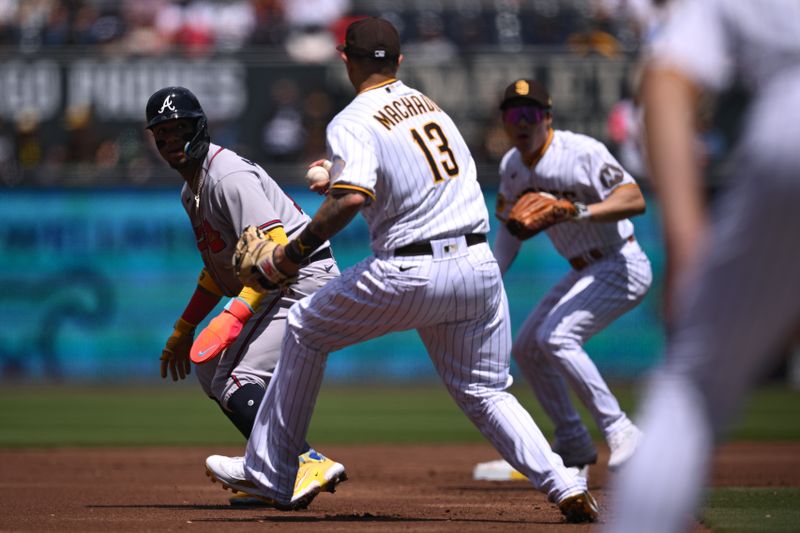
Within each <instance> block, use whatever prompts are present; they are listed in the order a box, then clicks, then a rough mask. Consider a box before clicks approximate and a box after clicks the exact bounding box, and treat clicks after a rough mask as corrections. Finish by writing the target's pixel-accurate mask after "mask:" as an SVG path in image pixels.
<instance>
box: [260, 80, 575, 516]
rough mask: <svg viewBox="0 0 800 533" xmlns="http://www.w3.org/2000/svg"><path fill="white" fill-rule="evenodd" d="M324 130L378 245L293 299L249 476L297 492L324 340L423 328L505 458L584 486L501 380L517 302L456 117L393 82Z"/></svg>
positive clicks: (551, 480)
mask: <svg viewBox="0 0 800 533" xmlns="http://www.w3.org/2000/svg"><path fill="white" fill-rule="evenodd" d="M328 143H329V147H330V154H329V155H330V158H331V160H333V161H334V164H336V162H337V161H340V162H341V163H340V164H343V165H344V167H343V170H341V173H338V174H337V173H336V172H333V174H334V177H333V185H332V186H333V187H334V188H337V187H338V188H344V189H348V188H349V189H355V190H359V191H362V192H363V193H364V194H366V195H369V197H370V198H371V200H372V202H371V204H370V205H368V206H367V207H366V209H365V210H364V216H365V218H366V220H367V224H368V226H369V229H370V234H371V239H372V248H373V250H374V252H375V255H374V256H372V257H368V258H366V259H364V260H362V261H361V262H360V263H358V264H357V265H355V266H354V267H352V268H349V269H347V270H346V271H345V272H344V273H343V275H342V276H341V277H340V278H337V279H336V280H334V281H332V282H331V283H329V284H328V285H326V286H325V287H323V288H322V289H321V290H320V291H318V292H317V293H315V294H314V295H313V296H311V297H310V298H305V299H303V300H301V301H300V303H298V304H297V305H295V306H294V307H292V309H291V310H290V312H289V328H288V330H287V334H286V335H285V336H284V338H283V357H282V359H281V362H280V363H279V365H278V368H277V369H276V371H275V375H274V377H273V379H272V382H271V384H270V387H269V389H268V391H267V394H266V396H265V398H264V402H263V403H262V405H261V410H260V411H259V414H258V419H257V421H256V427H255V428H254V430H253V434H252V437H251V438H250V440H249V442H248V447H247V453H246V472H247V476H248V478H250V479H252V480H253V481H254V482H255V483H257V485H258V487H259V488H260V489H261V492H263V493H264V494H266V495H268V496H270V497H273V498H276V499H278V500H280V501H289V499H290V497H291V495H292V488H293V485H294V481H295V475H296V472H297V455H298V450H299V447H300V446H301V444H302V442H303V440H304V437H305V435H306V432H307V430H308V424H309V421H310V419H311V414H312V410H313V406H314V402H315V401H316V397H317V394H318V392H319V388H320V386H321V383H322V377H323V370H324V367H325V361H326V359H327V357H328V353H330V352H332V351H335V350H338V349H340V348H343V347H345V346H349V345H351V344H354V343H357V342H361V341H365V340H368V339H371V338H374V337H378V336H381V335H384V334H387V333H390V332H392V331H402V330H408V329H416V330H417V332H418V333H419V335H420V338H421V339H422V341H423V343H424V344H425V346H426V348H427V350H428V354H429V355H430V357H431V359H432V360H433V362H434V366H435V368H436V370H437V372H438V373H439V375H440V376H441V378H442V381H443V383H444V384H445V386H446V387H447V389H448V391H449V392H450V394H451V395H452V396H453V398H454V399H455V401H456V402H457V403H458V405H459V407H460V408H461V409H462V410H463V411H464V412H465V413H466V414H467V416H468V417H469V418H470V420H472V422H473V423H475V424H476V426H477V427H478V428H479V429H480V431H481V432H482V433H483V435H485V436H486V437H487V438H488V439H489V440H490V441H491V442H492V444H493V445H494V446H495V447H496V448H497V449H498V450H499V451H500V453H501V454H502V455H503V456H504V457H505V458H506V459H507V460H508V461H510V462H511V463H512V464H513V465H514V466H515V467H517V468H518V469H519V470H520V471H522V472H523V473H525V474H526V475H528V477H529V478H530V479H531V480H532V482H533V484H534V485H535V486H536V487H537V488H539V489H541V490H543V491H544V492H546V493H547V494H548V495H549V496H550V498H551V499H552V500H553V501H556V502H557V501H560V500H561V499H563V498H565V497H567V496H570V495H572V494H575V493H578V492H581V491H583V490H585V488H586V486H585V480H583V479H578V478H577V477H575V476H573V475H572V474H571V473H570V472H569V471H567V470H566V469H565V468H564V466H563V463H562V462H561V460H560V458H559V457H558V456H557V455H555V454H554V453H553V452H552V451H551V450H550V448H549V446H548V444H547V441H546V439H545V438H544V436H543V435H542V433H541V431H540V430H539V428H538V427H537V426H536V424H535V423H534V422H533V420H532V419H531V417H530V415H529V414H528V413H527V412H526V411H525V410H524V409H523V408H522V407H521V406H520V404H519V403H518V402H517V401H516V399H515V398H514V397H513V396H511V395H510V394H508V393H507V392H506V391H505V389H506V387H507V385H508V383H509V374H508V367H509V351H510V328H509V322H508V304H507V301H506V295H505V291H504V290H503V285H502V280H501V276H500V272H499V270H498V268H497V263H496V261H495V259H494V257H493V256H492V253H491V250H490V249H489V246H488V245H487V244H486V243H485V237H483V236H482V234H484V233H485V232H486V231H487V230H488V227H489V223H488V213H487V210H486V207H485V203H484V199H483V196H482V194H481V192H480V187H479V186H478V183H477V180H476V177H475V167H474V163H473V161H472V157H471V155H470V153H469V150H468V149H467V148H466V144H465V143H464V140H463V138H462V137H461V135H460V133H459V132H458V130H457V129H456V128H455V126H454V125H453V123H452V121H451V120H450V119H449V117H448V116H447V115H446V114H445V113H444V112H443V111H442V110H441V109H439V107H438V106H436V104H434V103H433V102H432V101H430V100H429V99H428V98H427V97H426V96H424V95H423V94H422V93H420V92H418V91H416V90H414V89H411V88H409V87H407V86H405V85H404V84H403V83H401V82H399V81H391V82H389V83H386V84H383V85H380V86H376V87H373V88H371V89H369V90H367V91H364V92H362V93H360V94H359V95H358V96H357V97H356V98H355V100H353V102H352V103H351V104H350V105H349V106H348V107H347V108H346V109H345V110H344V111H342V112H341V113H340V114H339V115H338V116H337V117H336V118H335V119H334V120H333V121H332V122H331V124H330V125H329V128H328ZM476 233H477V235H476ZM412 243H416V246H415V247H414V248H412V249H410V250H409V249H407V250H405V251H404V250H403V248H404V247H406V246H408V245H409V244H412Z"/></svg>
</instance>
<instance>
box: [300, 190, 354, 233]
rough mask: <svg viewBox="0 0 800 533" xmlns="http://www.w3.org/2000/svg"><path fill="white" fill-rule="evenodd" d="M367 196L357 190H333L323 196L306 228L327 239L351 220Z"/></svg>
mask: <svg viewBox="0 0 800 533" xmlns="http://www.w3.org/2000/svg"><path fill="white" fill-rule="evenodd" d="M366 202H367V196H366V195H365V194H363V193H361V192H358V191H350V190H346V191H343V190H338V191H337V190H334V191H332V192H331V194H330V195H328V197H327V198H325V201H324V202H323V203H322V206H320V208H319V210H318V211H317V213H316V214H315V215H314V218H312V219H311V222H310V223H309V224H308V226H307V228H306V229H307V230H308V231H310V232H312V233H313V234H314V235H316V236H318V237H319V238H320V239H322V240H328V239H330V238H331V237H333V236H334V235H336V234H337V233H339V232H340V231H341V230H342V229H343V228H344V227H345V226H347V225H348V224H349V223H350V221H352V220H353V219H354V218H355V216H356V215H357V214H358V212H359V211H360V210H361V208H362V207H363V206H364V204H366Z"/></svg>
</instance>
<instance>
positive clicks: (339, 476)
mask: <svg viewBox="0 0 800 533" xmlns="http://www.w3.org/2000/svg"><path fill="white" fill-rule="evenodd" d="M298 462H299V467H298V469H297V479H296V480H295V484H294V496H293V498H292V499H293V500H294V499H296V498H302V497H305V496H306V494H308V493H311V492H313V491H316V493H315V495H316V494H318V493H320V492H322V491H326V492H331V493H332V492H336V486H337V485H338V484H339V483H342V482H343V481H347V472H345V469H344V465H342V464H341V463H337V462H336V461H332V460H330V459H328V458H327V457H325V456H324V455H322V454H321V453H319V452H318V451H316V450H314V449H313V448H312V449H310V450H308V451H307V452H306V453H304V454H302V455H300V457H298ZM312 499H313V497H312Z"/></svg>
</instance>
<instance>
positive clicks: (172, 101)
mask: <svg viewBox="0 0 800 533" xmlns="http://www.w3.org/2000/svg"><path fill="white" fill-rule="evenodd" d="M145 116H146V119H147V126H146V127H147V129H151V128H152V127H154V126H156V125H158V124H161V123H162V122H167V121H169V120H177V119H192V122H193V127H192V131H190V132H189V133H188V134H187V135H186V138H185V139H184V140H185V141H186V146H185V147H184V152H186V155H187V156H189V158H191V159H203V158H204V157H205V155H206V152H208V144H209V142H210V141H211V137H210V136H209V134H208V121H207V120H206V114H205V112H203V108H202V107H200V102H198V100H197V97H196V96H195V95H194V94H192V91H190V90H189V89H187V88H186V87H174V86H173V87H164V88H163V89H160V90H158V91H156V92H155V93H154V94H153V95H152V96H151V97H150V98H149V99H148V100H147V107H146V109H145Z"/></svg>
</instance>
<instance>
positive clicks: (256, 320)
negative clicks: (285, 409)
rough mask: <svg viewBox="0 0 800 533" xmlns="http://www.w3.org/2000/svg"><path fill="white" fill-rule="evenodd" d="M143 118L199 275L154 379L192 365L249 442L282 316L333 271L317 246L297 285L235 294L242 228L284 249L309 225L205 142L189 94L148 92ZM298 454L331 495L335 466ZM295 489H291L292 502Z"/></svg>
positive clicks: (181, 374)
mask: <svg viewBox="0 0 800 533" xmlns="http://www.w3.org/2000/svg"><path fill="white" fill-rule="evenodd" d="M146 115H147V128H148V129H149V130H150V131H151V132H152V134H153V139H154V140H155V143H156V147H157V148H158V151H159V153H160V154H161V156H162V157H163V158H164V160H165V161H166V162H167V163H168V164H169V165H170V166H171V167H172V168H174V169H175V170H177V171H178V172H179V173H180V174H181V176H182V177H183V179H184V180H185V183H184V185H183V189H182V191H181V201H182V202H183V207H184V208H185V209H186V213H187V215H189V220H190V222H191V224H192V228H193V229H194V233H195V236H196V238H197V248H198V250H199V251H200V255H201V257H202V258H203V263H204V265H205V266H204V268H203V269H202V271H201V273H200V276H199V280H198V284H197V288H196V289H195V292H194V294H193V295H192V298H191V300H190V301H189V304H188V305H187V306H186V309H185V310H184V312H183V314H182V315H181V317H180V318H179V319H178V321H177V323H176V324H175V328H174V331H173V333H172V335H171V336H170V337H169V339H168V340H167V344H166V346H165V348H164V350H163V352H162V355H161V376H162V377H163V378H166V377H167V374H168V373H169V374H170V375H171V376H172V379H173V380H177V379H183V378H185V377H186V375H187V374H189V372H190V370H191V365H190V356H191V358H192V359H193V360H194V361H195V362H196V363H200V364H198V365H197V376H198V379H199V381H200V385H201V386H202V388H203V391H205V393H206V394H207V395H208V396H209V397H210V398H212V399H214V400H216V401H217V403H218V404H219V405H220V407H221V408H222V410H223V412H224V413H225V414H226V415H227V416H228V418H229V419H230V420H231V421H232V422H233V424H234V425H235V426H236V428H237V429H239V431H240V432H241V433H242V434H243V435H244V436H245V437H249V436H250V432H251V430H252V427H253V422H254V421H255V417H256V412H257V411H258V407H259V405H260V404H261V400H262V398H263V396H264V391H265V389H266V386H267V383H269V380H270V378H271V376H272V374H273V371H274V369H275V365H276V364H277V361H278V356H279V355H280V343H281V337H282V336H283V332H284V330H285V329H286V320H287V315H288V310H289V307H291V305H292V304H294V303H295V302H297V301H298V300H300V299H301V298H303V297H305V296H308V295H310V294H313V293H314V292H315V291H317V290H318V289H319V288H320V287H322V286H323V285H324V284H325V283H327V282H328V281H329V280H331V279H333V278H335V277H337V276H338V274H339V271H338V268H337V267H336V262H335V261H334V259H333V255H332V254H331V249H330V244H329V243H328V242H327V241H326V242H322V243H320V245H319V246H318V247H316V248H315V250H314V252H313V253H312V254H311V255H310V256H309V257H308V258H307V259H306V260H305V261H304V262H303V264H302V266H301V273H300V276H299V277H298V281H297V283H295V284H293V285H291V286H290V287H288V288H287V289H286V290H283V291H270V292H257V291H255V290H253V289H251V288H248V287H244V286H243V285H242V283H241V282H240V281H239V279H238V278H237V277H236V275H235V274H234V272H233V265H232V263H231V256H232V254H233V251H234V248H235V246H236V241H237V240H238V236H239V234H240V233H241V232H242V230H243V228H245V227H246V226H248V225H255V226H258V227H259V228H261V229H262V230H263V231H265V232H267V233H269V234H270V235H271V236H273V237H274V238H275V239H277V240H278V241H282V242H288V239H287V236H288V235H293V234H296V233H297V232H300V231H302V230H303V228H305V226H306V225H307V224H308V222H309V217H308V215H306V214H305V213H304V212H303V210H302V209H300V207H299V206H298V205H297V204H296V203H295V202H294V201H292V199H291V198H289V197H288V196H287V195H286V193H284V192H283V191H282V190H281V189H280V187H279V186H278V184H277V183H275V181H274V180H273V179H272V178H271V177H270V176H269V175H268V174H267V173H266V171H264V169H263V168H261V167H260V166H259V165H257V164H255V163H253V162H251V161H248V160H247V159H244V158H243V157H240V156H239V155H237V154H236V153H234V152H232V151H231V150H228V149H225V148H223V147H221V146H217V145H215V144H213V143H211V142H210V136H209V134H208V130H207V124H206V116H205V113H204V111H203V109H202V107H201V106H200V103H199V102H198V100H197V98H196V97H195V95H194V94H192V93H191V92H190V91H189V90H188V89H186V88H184V87H165V88H163V89H161V90H159V91H157V92H156V93H155V94H153V95H152V96H151V97H150V99H149V100H148V102H147V109H146ZM223 296H228V297H230V298H231V300H230V301H229V302H228V303H227V305H226V306H225V309H224V310H223V311H222V313H221V314H220V315H219V316H217V317H215V318H214V319H213V320H212V321H211V322H210V323H209V325H208V326H207V327H206V328H205V329H204V330H203V332H202V333H201V334H200V335H199V336H198V338H197V340H194V330H195V327H196V326H197V324H199V323H200V322H201V321H202V320H203V319H204V318H205V317H206V316H207V315H208V314H209V313H210V312H211V311H212V310H213V309H214V307H215V306H216V305H217V304H218V303H219V301H220V300H221V298H222V297H223ZM193 341H194V343H193ZM193 344H194V345H193ZM220 355H222V356H221V357H220ZM298 451H299V453H298V456H300V463H301V464H302V465H303V467H304V472H303V473H304V474H308V475H306V476H305V480H306V481H307V482H309V483H310V481H311V479H312V478H314V477H318V478H320V479H323V480H324V481H323V482H321V483H320V484H321V485H323V488H324V489H327V490H332V489H333V488H334V487H335V485H336V483H338V482H339V481H340V480H341V479H342V478H344V477H345V473H344V468H343V467H342V465H341V464H339V463H336V462H334V461H331V460H330V459H327V458H326V457H324V456H323V455H322V454H319V453H317V452H316V451H314V450H312V449H310V448H309V447H308V445H307V444H305V445H304V446H303V448H302V449H300V450H298ZM309 469H310V470H309ZM305 470H309V472H308V473H306V472H305ZM304 489H307V487H298V490H299V492H302V491H303V490H304ZM248 501H249V500H248V499H246V500H238V499H234V500H233V502H234V503H243V502H248Z"/></svg>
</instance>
